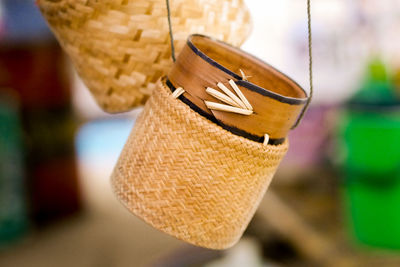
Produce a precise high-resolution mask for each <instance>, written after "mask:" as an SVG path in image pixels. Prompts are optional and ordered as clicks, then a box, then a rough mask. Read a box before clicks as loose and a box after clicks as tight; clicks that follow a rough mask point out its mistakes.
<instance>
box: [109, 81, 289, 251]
mask: <svg viewBox="0 0 400 267" xmlns="http://www.w3.org/2000/svg"><path fill="white" fill-rule="evenodd" d="M287 149H288V143H287V142H285V143H284V144H282V145H279V146H271V145H267V146H264V145H263V144H261V143H257V142H253V141H250V140H248V139H245V138H243V137H240V136H236V135H234V134H232V133H230V132H228V131H226V130H224V129H222V128H221V127H219V126H218V125H216V124H214V123H212V122H210V121H209V120H207V119H205V118H204V117H202V116H200V115H199V114H197V113H196V112H194V111H193V110H191V109H190V108H189V107H188V106H187V105H186V104H184V103H183V102H181V101H180V100H179V99H174V98H173V97H172V96H171V92H170V90H169V89H168V88H166V86H165V85H164V84H161V82H160V83H159V84H158V87H157V89H156V90H155V91H154V92H153V95H152V97H151V98H150V99H149V101H148V102H147V103H146V105H145V108H144V110H143V113H142V114H141V115H140V117H139V119H138V120H137V122H136V125H135V126H134V128H133V130H132V132H131V134H130V137H129V138H128V141H127V143H126V145H125V147H124V149H123V151H122V153H121V155H120V158H119V160H118V163H117V165H116V167H115V169H114V172H113V174H112V178H111V182H112V187H113V190H114V192H115V194H116V195H117V198H118V199H119V200H120V201H121V202H122V203H123V204H124V205H125V206H126V207H127V208H128V209H129V210H130V211H131V212H133V213H134V214H136V215H137V216H138V217H140V218H142V219H143V220H144V221H146V222H147V223H149V224H150V225H152V226H154V227H155V228H157V229H159V230H161V231H163V232H165V233H168V234H170V235H172V236H175V237H177V238H179V239H181V240H184V241H186V242H189V243H192V244H194V245H198V246H202V247H207V248H212V249H225V248H228V247H230V246H232V245H234V244H235V243H236V242H237V241H238V240H239V238H240V237H241V235H242V234H243V232H244V230H245V229H246V227H247V225H248V223H249V221H250V220H251V218H252V217H253V215H254V213H255V211H256V209H257V207H258V205H259V202H260V201H261V199H262V197H263V195H264V193H265V191H266V189H267V187H268V185H269V184H270V182H271V179H272V177H273V175H274V173H275V171H276V169H277V167H278V165H279V163H280V161H281V159H282V158H283V156H284V155H285V153H286V151H287Z"/></svg>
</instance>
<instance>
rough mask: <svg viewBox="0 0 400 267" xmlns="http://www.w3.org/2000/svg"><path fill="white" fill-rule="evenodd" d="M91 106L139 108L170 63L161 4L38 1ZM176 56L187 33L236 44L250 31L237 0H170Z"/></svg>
mask: <svg viewBox="0 0 400 267" xmlns="http://www.w3.org/2000/svg"><path fill="white" fill-rule="evenodd" d="M38 4H39V7H40V9H41V11H42V13H43V15H44V17H45V18H46V19H47V21H48V23H49V25H50V27H51V28H52V30H53V32H54V34H55V35H56V37H57V39H58V40H59V42H60V43H61V45H62V47H63V48H64V49H65V51H66V52H67V54H68V55H69V56H70V58H71V59H72V62H73V63H74V65H75V67H76V69H77V71H78V74H79V75H80V77H81V78H82V79H83V81H84V82H85V84H86V85H87V87H88V88H89V89H90V91H91V92H92V94H93V96H94V97H95V99H96V101H97V103H98V104H99V105H100V106H101V107H102V108H103V109H104V110H105V111H108V112H112V113H114V112H122V111H127V110H130V109H132V108H133V107H135V106H137V105H140V104H143V103H144V102H145V101H146V100H147V98H148V96H149V95H150V93H151V91H152V90H153V89H154V88H155V83H156V81H157V80H158V79H159V78H160V77H161V76H162V75H164V74H166V72H167V71H168V70H169V68H170V67H171V64H172V60H171V52H170V43H169V36H168V23H167V10H166V5H165V0H101V1H99V0H38ZM171 12H172V14H171V19H172V24H173V29H174V39H175V48H176V52H177V53H178V52H179V51H180V50H181V49H182V47H183V45H184V44H185V41H186V38H187V36H188V35H189V34H190V33H204V34H207V35H209V36H211V37H215V38H218V39H221V40H224V41H226V42H228V43H231V44H232V45H235V46H239V45H240V44H242V43H243V41H244V40H245V39H246V37H247V36H248V34H249V32H250V28H251V27H250V24H251V23H250V16H249V13H248V10H247V8H246V6H245V5H244V3H243V0H218V1H215V0H173V1H171Z"/></svg>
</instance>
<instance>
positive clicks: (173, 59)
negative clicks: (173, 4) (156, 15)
mask: <svg viewBox="0 0 400 267" xmlns="http://www.w3.org/2000/svg"><path fill="white" fill-rule="evenodd" d="M166 3H167V13H168V27H169V39H170V41H171V57H172V61H174V62H175V61H176V58H175V46H174V35H173V33H172V23H171V9H170V7H169V0H166Z"/></svg>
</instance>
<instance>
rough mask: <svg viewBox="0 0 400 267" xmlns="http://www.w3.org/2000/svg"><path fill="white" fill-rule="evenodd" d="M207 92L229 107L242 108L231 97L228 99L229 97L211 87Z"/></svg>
mask: <svg viewBox="0 0 400 267" xmlns="http://www.w3.org/2000/svg"><path fill="white" fill-rule="evenodd" d="M206 92H207V93H208V94H210V95H212V96H213V97H215V98H216V99H218V100H221V101H222V102H224V103H227V104H229V105H232V106H235V107H238V108H240V106H239V105H238V104H237V103H236V102H235V101H233V100H232V99H231V98H230V97H228V96H227V95H225V94H223V93H221V92H219V91H217V90H215V89H213V88H211V87H207V89H206Z"/></svg>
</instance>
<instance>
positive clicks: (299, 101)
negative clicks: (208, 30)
mask: <svg viewBox="0 0 400 267" xmlns="http://www.w3.org/2000/svg"><path fill="white" fill-rule="evenodd" d="M194 38H204V39H208V40H211V41H213V42H215V43H216V44H218V45H221V46H222V47H225V48H228V49H230V50H231V51H232V52H234V53H241V54H244V55H246V57H249V58H251V59H253V60H254V61H256V62H258V63H260V64H261V65H265V67H266V68H269V69H271V70H273V71H276V72H277V73H278V74H279V75H281V76H282V77H283V78H285V79H287V80H289V81H290V82H292V83H293V84H294V85H295V86H296V87H298V88H299V89H300V90H301V91H302V92H303V93H304V95H305V96H306V97H303V98H298V97H290V96H284V95H281V94H279V93H276V92H273V91H271V90H268V89H266V88H263V87H260V86H258V85H256V84H254V83H251V82H249V81H246V80H244V79H243V77H241V76H240V75H238V74H236V73H234V72H233V71H231V70H229V69H228V68H226V67H224V66H222V65H221V64H220V63H218V62H217V61H215V60H214V59H212V58H210V57H209V56H207V55H206V53H205V52H203V51H201V49H200V48H198V47H197V46H196V45H195V44H194V42H193V39H194ZM186 44H187V45H188V47H189V48H190V49H191V50H192V51H193V52H194V53H195V54H196V55H198V56H199V57H200V58H201V59H203V60H204V61H206V62H207V63H209V64H210V65H212V66H213V67H216V68H218V69H220V70H222V71H223V72H225V73H227V74H228V75H230V76H232V77H234V78H235V79H237V84H238V85H240V86H243V87H245V88H247V89H249V90H251V91H253V92H256V93H258V94H261V95H264V96H268V97H271V98H273V99H275V100H277V101H279V102H282V103H286V104H290V105H304V104H305V103H307V101H308V98H309V95H308V94H307V92H306V91H305V90H304V88H303V87H301V86H300V85H299V84H298V83H297V82H296V81H294V80H293V79H291V78H290V77H289V76H287V75H286V74H284V73H283V72H281V71H280V70H278V69H276V68H274V67H273V66H271V65H270V64H268V63H266V62H265V61H263V60H261V59H259V58H258V57H256V56H253V55H251V54H249V53H247V52H245V51H243V50H241V49H239V48H237V47H234V46H232V45H230V44H228V43H226V42H224V41H221V40H218V39H215V38H213V37H210V36H207V35H203V34H198V33H196V34H191V35H189V37H188V38H187V41H186Z"/></svg>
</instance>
